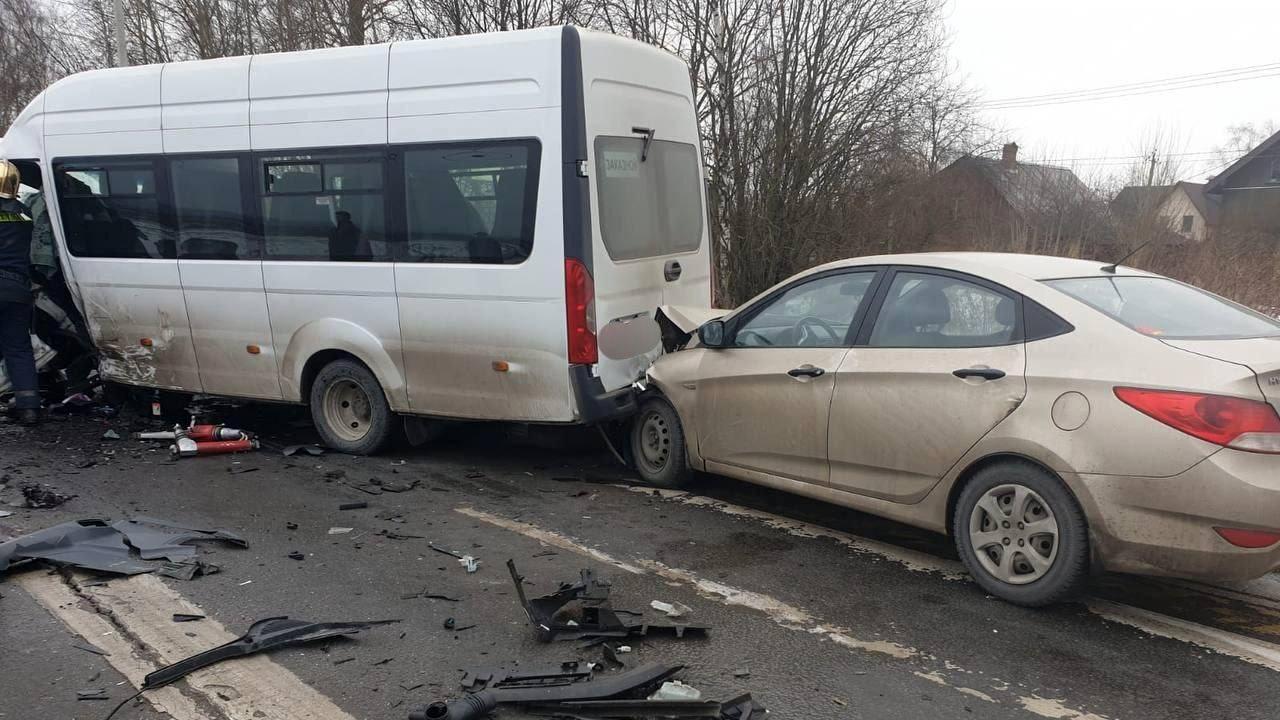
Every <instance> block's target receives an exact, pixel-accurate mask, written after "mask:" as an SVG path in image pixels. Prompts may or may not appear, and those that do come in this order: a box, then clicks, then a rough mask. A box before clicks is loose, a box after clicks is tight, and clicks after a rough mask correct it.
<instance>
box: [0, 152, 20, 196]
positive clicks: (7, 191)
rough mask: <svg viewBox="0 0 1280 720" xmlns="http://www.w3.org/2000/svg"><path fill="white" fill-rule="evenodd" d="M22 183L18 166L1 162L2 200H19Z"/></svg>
mask: <svg viewBox="0 0 1280 720" xmlns="http://www.w3.org/2000/svg"><path fill="white" fill-rule="evenodd" d="M20 182H22V175H21V174H19V173H18V166H17V165H14V164H13V163H11V162H9V161H8V160H0V198H8V199H10V200H14V199H17V197H18V184H19V183H20Z"/></svg>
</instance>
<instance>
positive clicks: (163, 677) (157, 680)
mask: <svg viewBox="0 0 1280 720" xmlns="http://www.w3.org/2000/svg"><path fill="white" fill-rule="evenodd" d="M395 622H400V621H399V620H373V621H369V622H320V623H313V622H308V621H306V620H292V619H290V618H287V617H275V618H266V619H264V620H259V621H257V622H255V623H254V624H253V625H251V626H249V630H248V632H246V633H245V634H244V635H242V636H240V637H238V638H236V639H235V640H232V641H231V642H229V643H226V644H224V645H219V646H218V647H216V648H211V649H209V650H205V651H204V652H202V653H198V654H196V655H192V656H191V657H189V658H186V659H184V660H179V661H178V662H176V663H174V664H172V665H169V666H168V667H163V668H160V669H159V670H156V671H155V672H153V673H150V674H149V675H147V676H146V677H145V678H143V680H142V689H143V690H154V689H155V688H158V687H164V686H165V685H168V684H169V683H171V682H174V681H175V680H179V679H181V678H183V677H185V676H186V675H187V674H189V673H191V672H194V671H196V670H199V669H200V668H204V667H209V666H210V665H214V664H216V663H220V662H222V661H223V660H229V659H231V658H235V657H243V656H245V655H252V654H254V653H259V652H263V651H265V650H271V649H272V648H278V647H285V646H286V645H298V644H300V643H305V642H311V641H312V640H321V639H324V638H331V637H337V636H339V635H354V634H355V633H358V632H360V631H361V630H367V629H368V628H371V627H373V626H374V625H385V624H387V623H395Z"/></svg>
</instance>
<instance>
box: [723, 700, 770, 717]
mask: <svg viewBox="0 0 1280 720" xmlns="http://www.w3.org/2000/svg"><path fill="white" fill-rule="evenodd" d="M768 712H769V711H768V710H765V708H764V706H763V705H761V704H760V703H758V702H756V701H755V700H753V699H752V698H751V694H750V693H747V694H745V695H739V696H738V697H736V698H734V699H732V700H729V701H728V702H723V703H721V704H720V716H721V717H723V718H724V720H764V716H765V715H766V714H768Z"/></svg>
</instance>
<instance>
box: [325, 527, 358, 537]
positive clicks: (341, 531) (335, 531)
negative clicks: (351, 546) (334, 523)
mask: <svg viewBox="0 0 1280 720" xmlns="http://www.w3.org/2000/svg"><path fill="white" fill-rule="evenodd" d="M352 530H355V528H349V527H331V528H329V534H330V535H346V534H347V533H349V532H351V531H352Z"/></svg>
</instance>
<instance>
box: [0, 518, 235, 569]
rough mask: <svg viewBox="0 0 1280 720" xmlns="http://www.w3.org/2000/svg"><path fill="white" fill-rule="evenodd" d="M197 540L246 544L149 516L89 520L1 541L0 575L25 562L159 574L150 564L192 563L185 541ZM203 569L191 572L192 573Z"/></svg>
mask: <svg viewBox="0 0 1280 720" xmlns="http://www.w3.org/2000/svg"><path fill="white" fill-rule="evenodd" d="M196 540H217V541H221V542H226V543H229V544H231V545H234V546H236V547H241V548H246V547H248V546H249V544H248V543H247V542H245V540H244V539H243V538H241V537H240V536H238V535H235V534H234V533H231V532H228V531H226V530H198V529H194V528H185V527H181V526H178V525H173V524H171V523H168V522H167V521H164V520H154V519H151V518H136V519H134V520H119V521H116V522H114V523H109V522H107V521H106V520H100V519H96V518H89V519H85V520H74V521H72V522H67V523H62V524H60V525H54V526H52V527H49V528H45V529H44V530H37V531H36V532H33V533H29V534H27V535H23V536H21V537H18V538H15V539H13V540H10V541H8V542H5V543H0V572H4V571H5V570H7V569H8V568H9V567H10V566H11V565H12V564H13V563H15V562H20V561H26V560H45V561H48V562H52V563H55V564H57V565H72V566H75V567H79V568H83V569H86V570H98V571H101V572H110V573H119V574H121V575H136V574H139V573H147V572H157V571H160V570H162V569H163V565H162V564H161V563H157V562H152V561H155V560H162V559H166V560H169V561H170V562H172V563H183V562H185V561H187V560H189V559H193V558H194V556H195V554H196V549H195V548H194V547H191V546H190V545H188V544H187V543H189V542H193V541H196ZM195 562H196V563H199V564H200V565H203V563H200V561H195ZM201 569H202V568H200V567H196V568H194V570H195V571H199V570H201ZM205 572H207V570H205Z"/></svg>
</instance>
